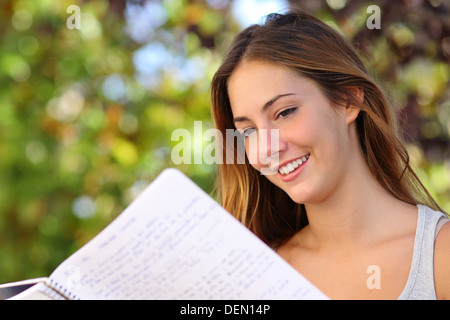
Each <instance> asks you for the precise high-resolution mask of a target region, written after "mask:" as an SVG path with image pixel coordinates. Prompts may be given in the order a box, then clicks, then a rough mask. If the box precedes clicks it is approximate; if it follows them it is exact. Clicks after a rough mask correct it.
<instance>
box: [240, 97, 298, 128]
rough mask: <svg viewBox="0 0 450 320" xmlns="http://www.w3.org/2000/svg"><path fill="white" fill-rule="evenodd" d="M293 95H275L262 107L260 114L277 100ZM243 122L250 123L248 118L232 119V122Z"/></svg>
mask: <svg viewBox="0 0 450 320" xmlns="http://www.w3.org/2000/svg"><path fill="white" fill-rule="evenodd" d="M292 95H295V93H284V94H279V95H276V96H275V97H273V98H272V99H270V100H269V101H267V102H266V103H265V104H264V106H263V107H262V110H261V111H262V112H264V111H266V110H267V109H269V108H270V107H271V106H272V105H273V104H274V103H275V102H277V100H278V99H281V98H283V97H287V96H292ZM244 121H250V119H249V118H247V117H236V118H233V122H234V123H236V122H244Z"/></svg>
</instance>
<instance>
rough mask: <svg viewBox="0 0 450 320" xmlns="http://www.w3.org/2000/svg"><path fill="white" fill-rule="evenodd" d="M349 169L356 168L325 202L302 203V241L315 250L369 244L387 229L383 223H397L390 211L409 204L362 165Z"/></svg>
mask: <svg viewBox="0 0 450 320" xmlns="http://www.w3.org/2000/svg"><path fill="white" fill-rule="evenodd" d="M353 169H357V170H354V171H353V170H352V172H353V173H352V174H348V175H346V176H345V181H342V183H341V184H340V187H339V188H338V190H335V192H334V193H333V194H332V195H331V196H330V197H328V198H327V199H326V200H325V201H323V202H321V203H309V204H305V208H306V212H307V215H308V221H309V225H308V227H307V235H308V237H307V239H305V240H307V241H309V242H310V244H311V245H312V246H314V247H316V248H317V249H326V248H328V249H330V250H337V249H339V250H349V249H351V248H352V247H355V246H361V245H364V244H367V245H369V244H370V243H373V242H374V241H377V240H378V239H379V237H380V236H382V235H383V234H386V232H388V231H387V229H388V228H386V226H387V225H389V224H392V223H397V221H398V220H396V217H395V214H390V213H392V212H398V211H402V209H406V208H407V206H409V208H410V207H411V205H408V204H405V203H404V202H402V201H400V200H398V199H396V198H395V197H394V196H392V195H391V194H390V193H389V192H388V191H386V190H385V189H384V188H383V187H382V186H381V185H380V184H379V183H378V182H377V180H376V179H375V177H374V176H373V175H372V174H371V173H370V171H369V169H368V168H367V167H366V166H365V165H360V166H359V167H358V168H355V167H353ZM403 211H404V210H403ZM388 213H389V214H388Z"/></svg>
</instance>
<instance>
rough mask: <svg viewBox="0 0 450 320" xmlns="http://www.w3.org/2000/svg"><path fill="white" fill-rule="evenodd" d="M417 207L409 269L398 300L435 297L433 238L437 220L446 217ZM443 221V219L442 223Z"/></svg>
mask: <svg viewBox="0 0 450 320" xmlns="http://www.w3.org/2000/svg"><path fill="white" fill-rule="evenodd" d="M417 207H418V217H417V227H416V236H415V239H414V252H413V258H412V262H411V269H410V272H409V276H408V281H407V282H406V285H405V288H404V289H403V292H402V293H401V295H400V296H399V298H398V299H399V300H403V299H407V300H435V299H436V290H435V287H434V267H433V257H434V240H435V237H436V234H437V225H438V222H439V221H440V220H441V218H444V219H447V218H445V215H444V214H443V213H442V212H438V211H434V210H432V209H430V208H429V207H427V206H424V205H417ZM441 221H442V220H441ZM445 222H446V221H445V220H443V223H445ZM441 223H442V222H441Z"/></svg>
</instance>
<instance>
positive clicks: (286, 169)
mask: <svg viewBox="0 0 450 320" xmlns="http://www.w3.org/2000/svg"><path fill="white" fill-rule="evenodd" d="M307 159H309V154H308V155H306V156H303V157H301V158H300V159H297V160H294V161H292V162H291V163H288V164H287V165H285V166H283V167H281V168H279V169H278V171H279V172H280V173H281V174H283V175H286V174H288V173H290V172H292V171H294V170H295V169H296V168H298V166H301V165H302V164H303V162H305V161H306V160H307Z"/></svg>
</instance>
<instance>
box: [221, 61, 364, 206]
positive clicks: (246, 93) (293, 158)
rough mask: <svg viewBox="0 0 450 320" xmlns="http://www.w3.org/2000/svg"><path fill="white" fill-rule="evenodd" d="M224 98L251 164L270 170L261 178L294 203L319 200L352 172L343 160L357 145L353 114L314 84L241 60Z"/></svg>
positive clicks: (278, 68)
mask: <svg viewBox="0 0 450 320" xmlns="http://www.w3.org/2000/svg"><path fill="white" fill-rule="evenodd" d="M228 94H229V97H230V103H231V109H232V113H233V118H234V124H235V126H236V128H237V129H238V130H239V131H240V132H242V133H244V135H245V136H246V137H245V139H246V143H245V145H246V153H247V156H248V158H249V159H250V163H251V164H252V166H253V167H254V168H255V169H257V170H258V171H260V172H267V171H264V170H268V169H269V167H270V169H272V170H273V171H272V172H274V174H265V175H266V177H267V178H268V179H269V180H270V181H271V182H272V183H274V184H275V185H277V186H278V187H280V188H281V189H283V190H284V191H285V192H286V193H287V194H288V195H289V196H290V197H291V198H292V199H293V200H294V201H295V202H297V203H317V202H320V201H324V200H325V199H326V198H327V197H329V196H330V195H331V194H332V193H333V192H334V191H335V190H336V188H337V187H338V186H339V184H340V183H342V182H343V179H345V178H346V176H347V173H348V172H351V171H349V170H350V169H351V168H348V166H349V163H350V162H349V163H347V161H346V160H347V158H348V157H349V156H350V154H351V153H352V152H354V151H355V150H354V148H355V146H356V145H357V141H356V144H355V139H356V140H357V138H356V130H354V128H353V129H352V126H353V125H352V123H353V121H354V119H355V118H356V116H357V112H358V110H357V109H355V108H346V107H342V106H333V105H331V103H330V102H329V100H328V99H327V98H326V97H325V96H324V94H323V93H322V91H321V90H320V88H319V87H318V85H317V84H316V83H315V82H314V81H312V80H310V79H308V78H305V77H302V76H300V75H299V74H298V73H296V72H295V71H293V70H290V69H288V68H285V67H281V66H278V65H276V64H271V63H268V62H260V61H243V62H241V63H240V64H239V65H238V67H237V68H236V69H235V70H234V72H233V73H232V75H231V77H230V79H229V85H228ZM355 113H356V114H355ZM352 130H354V132H353V133H352V132H351V131H352ZM271 132H275V133H277V134H275V135H273V134H271ZM263 133H264V134H263ZM274 137H275V138H276V140H277V141H273V140H274ZM255 141H257V143H254V142H255ZM266 155H268V156H270V157H267V156H266ZM275 172H276V173H275Z"/></svg>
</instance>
